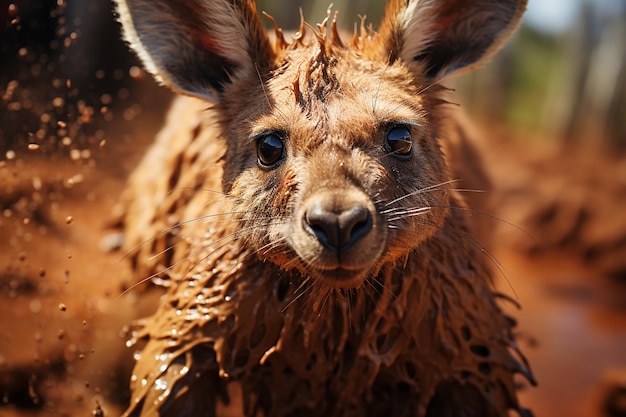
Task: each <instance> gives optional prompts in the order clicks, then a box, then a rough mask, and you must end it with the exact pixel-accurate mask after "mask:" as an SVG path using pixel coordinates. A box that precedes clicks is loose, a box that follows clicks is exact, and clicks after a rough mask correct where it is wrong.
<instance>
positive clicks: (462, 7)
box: [436, 0, 470, 32]
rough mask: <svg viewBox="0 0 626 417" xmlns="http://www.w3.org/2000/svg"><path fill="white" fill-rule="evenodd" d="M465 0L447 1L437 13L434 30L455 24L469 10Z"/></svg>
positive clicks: (442, 29)
mask: <svg viewBox="0 0 626 417" xmlns="http://www.w3.org/2000/svg"><path fill="white" fill-rule="evenodd" d="M469 10H470V6H469V5H468V4H467V1H458V0H457V1H448V2H446V5H445V7H441V8H440V10H439V11H438V13H437V15H438V16H437V24H436V28H437V30H436V32H441V31H444V30H445V29H449V28H451V27H453V26H455V25H456V24H457V23H458V22H459V21H460V20H461V19H463V17H464V16H465V15H466V14H467V13H468V12H469Z"/></svg>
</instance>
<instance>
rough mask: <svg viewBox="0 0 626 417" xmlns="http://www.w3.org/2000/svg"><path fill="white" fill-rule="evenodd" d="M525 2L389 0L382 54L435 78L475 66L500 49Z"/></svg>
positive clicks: (516, 23) (498, 0)
mask: <svg viewBox="0 0 626 417" xmlns="http://www.w3.org/2000/svg"><path fill="white" fill-rule="evenodd" d="M526 3H527V0H389V2H388V3H387V7H386V9H385V17H384V20H383V23H382V24H381V27H380V29H379V35H380V38H379V42H380V43H379V46H380V48H379V52H378V53H379V58H382V59H389V60H390V62H393V61H395V60H396V59H402V60H403V61H405V62H406V63H408V64H409V65H411V66H415V65H417V66H418V68H419V70H420V71H421V72H423V73H424V74H426V76H427V77H428V78H430V79H432V80H435V79H439V78H441V77H445V76H448V75H451V74H458V73H461V72H465V71H470V70H472V69H474V68H476V67H478V66H480V65H482V64H483V63H484V62H485V61H487V60H488V59H489V58H490V57H491V56H492V55H493V54H495V53H496V52H497V51H498V50H499V49H500V47H501V46H502V44H503V43H504V41H506V40H507V39H508V38H509V36H510V35H511V33H512V32H513V31H514V30H515V29H516V28H517V26H518V25H519V22H520V21H521V18H522V15H523V13H524V10H525V9H526ZM380 54H386V56H384V55H382V56H381V55H380Z"/></svg>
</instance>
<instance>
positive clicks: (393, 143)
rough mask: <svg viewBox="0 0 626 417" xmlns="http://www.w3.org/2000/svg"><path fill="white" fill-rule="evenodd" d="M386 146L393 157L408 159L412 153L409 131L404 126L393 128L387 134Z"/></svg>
mask: <svg viewBox="0 0 626 417" xmlns="http://www.w3.org/2000/svg"><path fill="white" fill-rule="evenodd" d="M387 145H388V146H389V149H390V150H391V153H392V154H393V156H396V157H400V158H403V157H405V158H406V157H409V156H411V154H412V153H413V141H412V140H411V131H410V130H409V128H408V127H406V126H394V127H392V128H391V130H389V133H387Z"/></svg>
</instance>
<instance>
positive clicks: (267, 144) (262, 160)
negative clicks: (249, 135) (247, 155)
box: [256, 133, 285, 168]
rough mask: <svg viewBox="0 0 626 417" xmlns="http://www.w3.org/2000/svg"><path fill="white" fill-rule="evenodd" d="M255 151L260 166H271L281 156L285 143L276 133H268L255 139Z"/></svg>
mask: <svg viewBox="0 0 626 417" xmlns="http://www.w3.org/2000/svg"><path fill="white" fill-rule="evenodd" d="M256 152H257V156H258V161H259V165H261V167H263V168H273V167H274V166H275V165H276V164H277V163H278V162H279V161H280V160H281V159H282V158H283V154H284V152H285V144H284V143H283V139H282V138H281V137H280V136H279V135H278V134H276V133H268V134H266V135H263V136H261V137H260V138H259V139H257V143H256Z"/></svg>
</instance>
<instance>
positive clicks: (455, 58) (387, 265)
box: [119, 0, 532, 417]
mask: <svg viewBox="0 0 626 417" xmlns="http://www.w3.org/2000/svg"><path fill="white" fill-rule="evenodd" d="M156 3H158V5H160V6H163V7H162V8H164V9H165V10H166V12H165V13H164V12H162V11H159V10H156V11H155V10H151V9H150V7H149V5H148V3H147V2H144V1H142V0H126V1H121V0H120V2H119V4H120V6H119V10H120V13H121V14H122V20H123V22H124V24H125V30H126V34H127V38H128V39H129V41H130V42H131V43H133V45H134V46H135V48H136V49H138V51H139V53H140V55H141V56H142V58H143V59H144V60H145V61H146V65H147V67H148V68H149V69H150V70H151V71H153V72H155V74H156V75H157V76H158V77H159V78H160V79H161V80H162V81H163V82H165V83H166V84H168V85H170V86H171V87H172V88H174V89H175V90H177V91H180V92H183V93H186V94H190V95H195V96H198V97H201V98H205V99H206V98H209V99H211V100H213V101H214V104H213V105H212V107H211V109H210V110H205V109H206V107H207V104H206V103H204V102H202V101H199V100H196V99H193V98H180V99H178V101H177V102H176V103H175V104H174V106H173V108H172V111H171V113H170V116H169V120H168V123H167V124H166V128H165V129H164V130H163V132H162V133H161V134H160V137H159V138H158V139H157V143H156V144H155V146H154V147H153V149H152V150H151V151H150V152H149V154H148V155H147V156H146V159H145V160H144V162H143V163H142V165H141V166H140V167H139V168H138V170H137V171H136V172H135V174H134V175H133V177H132V178H131V180H130V183H129V186H128V188H127V190H126V192H125V197H124V199H125V201H126V205H127V216H126V220H125V224H126V239H127V243H126V244H127V247H129V248H132V247H133V246H134V245H137V244H140V243H141V242H145V243H144V244H142V245H140V247H139V249H138V251H137V252H135V253H133V259H134V263H135V267H136V270H137V273H138V274H139V276H149V275H150V274H153V273H156V272H159V271H162V272H167V275H168V276H169V277H170V284H171V285H170V287H171V288H170V291H169V294H168V297H167V300H166V301H165V302H164V303H163V305H161V307H160V308H159V311H158V312H157V313H156V314H155V315H154V316H153V317H151V318H150V319H148V321H147V322H146V325H145V326H144V327H143V328H142V330H141V331H140V332H139V333H138V334H136V335H135V337H134V341H136V340H138V339H145V340H147V344H146V346H145V348H143V350H142V351H141V357H140V359H139V360H138V362H137V365H136V368H135V372H134V376H133V382H132V384H131V386H132V390H133V397H132V402H131V405H130V407H129V409H128V411H127V415H129V416H130V415H142V416H150V415H162V416H165V415H167V416H170V415H172V416H174V415H176V416H192V415H193V416H195V415H198V416H199V415H215V414H216V413H218V414H219V413H220V412H222V411H224V410H223V406H222V405H221V403H223V402H228V399H227V392H229V391H230V392H233V388H232V387H233V386H236V387H239V390H240V393H241V399H242V401H243V404H242V406H243V409H242V410H240V411H241V412H242V413H243V414H245V415H249V416H252V415H260V414H264V415H272V416H288V415H294V416H295V415H298V416H301V415H319V416H322V415H323V416H327V415H334V416H351V415H355V416H363V415H372V416H373V415H383V414H389V413H391V414H393V415H412V416H415V415H417V416H430V417H433V416H439V415H441V416H505V415H507V410H508V409H514V410H517V411H518V412H520V413H524V411H523V410H522V409H521V408H520V406H519V405H518V403H517V400H516V396H515V390H514V384H513V374H514V373H516V372H521V373H524V374H526V375H527V376H528V377H529V378H530V379H531V380H532V376H530V374H529V371H528V369H527V367H526V366H525V365H524V360H523V357H522V356H521V354H519V352H517V351H516V349H515V343H514V340H513V337H512V334H511V330H512V324H511V320H510V319H508V318H507V317H505V316H504V315H503V314H502V312H501V311H500V309H499V307H498V306H497V304H496V299H497V298H498V297H497V295H496V294H494V293H493V291H492V290H491V289H490V288H489V285H490V282H491V281H490V280H491V279H490V274H489V268H488V259H486V258H485V256H484V255H483V254H482V253H481V248H480V246H478V245H477V244H476V242H475V241H474V240H473V239H472V238H471V235H470V233H471V231H470V228H469V226H468V225H467V222H466V219H465V216H464V215H463V211H462V210H461V209H457V208H462V207H463V203H462V199H461V198H460V197H459V195H458V193H457V192H456V191H455V189H454V188H455V186H454V185H451V183H450V182H449V179H450V176H449V174H448V172H447V169H446V161H445V158H444V153H443V152H442V151H441V149H440V140H442V139H444V138H445V135H446V134H454V133H456V132H457V131H458V130H457V129H456V128H450V125H453V124H454V122H453V120H451V119H450V118H449V115H450V112H449V110H448V109H447V108H446V106H445V102H446V101H445V99H444V95H445V89H444V88H442V87H440V86H439V84H438V83H437V82H438V80H439V78H441V77H445V76H447V75H449V74H452V73H454V72H457V71H461V70H463V69H465V68H467V67H471V66H473V65H475V64H477V62H478V61H480V60H483V59H485V58H486V57H487V56H488V55H489V54H491V53H492V52H493V51H495V48H496V44H499V43H500V42H501V41H502V40H503V39H504V37H506V36H507V35H508V34H509V33H510V31H511V30H512V28H513V27H514V26H515V25H516V22H517V21H518V19H519V17H520V15H521V12H522V10H523V7H524V2H522V1H519V2H515V1H510V2H506V1H501V2H496V3H498V4H497V5H496V6H494V8H493V9H492V10H494V12H493V13H489V12H483V11H481V10H483V8H484V7H485V6H484V5H483V4H482V3H485V2H480V1H478V2H475V4H473V6H470V7H469V8H464V9H463V10H462V11H461V12H458V13H452V12H451V10H453V9H452V2H443V1H425V2H424V3H425V5H426V6H427V7H426V6H423V5H422V2H420V4H417V3H418V2H412V1H402V2H401V1H393V0H392V1H390V2H389V4H388V7H387V12H386V17H385V20H384V22H383V25H382V27H381V29H380V35H376V34H375V33H373V32H369V31H362V32H361V34H360V36H357V37H355V38H354V39H353V41H352V44H351V47H350V48H348V47H347V46H345V44H344V42H343V41H342V40H340V39H339V37H338V35H337V32H336V28H335V25H334V23H333V24H331V26H330V28H328V27H327V22H325V23H324V24H322V25H319V26H318V30H315V31H314V30H313V29H312V28H310V27H308V28H307V27H305V26H304V25H303V26H302V27H301V32H304V31H308V36H305V35H304V34H303V33H300V36H299V37H298V38H296V39H295V40H294V41H293V42H292V43H288V42H286V41H284V40H282V38H281V37H280V33H278V31H277V33H278V34H279V36H278V38H277V40H276V42H275V43H274V47H271V46H270V45H271V44H270V42H269V40H268V38H267V37H266V36H265V34H264V32H261V31H260V29H259V28H260V23H259V22H258V18H257V17H256V14H255V8H254V5H253V4H252V3H251V2H249V1H235V2H227V1H214V0H213V1H212V2H208V1H207V2H202V1H192V0H188V1H186V2H185V7H186V8H188V9H190V10H195V11H196V14H195V15H194V18H193V19H191V21H185V20H184V18H181V21H180V22H179V21H177V20H176V16H174V17H172V16H171V13H167V10H169V8H170V6H169V5H167V4H166V3H168V2H167V1H166V0H159V1H157V2H156ZM488 3H489V4H491V3H492V2H488ZM172 7H174V6H172ZM472 7H475V8H472ZM139 11H141V13H146V14H145V15H141V16H138V15H135V14H134V13H135V12H137V13H138V12H139ZM479 12H480V13H479ZM212 13H213V14H212ZM474 15H478V16H479V17H478V22H490V24H488V25H484V28H483V29H485V30H486V32H481V31H480V29H478V31H479V32H480V33H477V34H474V35H475V36H474V38H473V39H478V38H480V39H489V37H491V38H490V39H493V40H494V41H493V42H494V44H492V43H489V44H484V43H480V42H479V43H478V44H477V43H476V42H473V43H472V42H469V43H467V44H466V46H467V48H469V49H468V50H467V51H465V50H464V49H463V48H462V47H459V46H458V43H459V42H461V40H462V39H468V38H470V37H471V36H470V35H472V33H469V32H467V31H468V30H470V29H472V30H474V31H475V30H476V29H474V27H475V25H474V24H473V23H476V22H473V21H472V19H473V17H472V16H474ZM493 22H496V23H493ZM218 24H219V25H223V26H225V27H229V26H230V27H231V28H232V27H234V28H235V29H236V30H237V31H238V32H237V31H236V32H235V33H230V32H228V31H227V30H225V29H223V28H217V26H216V25H218ZM170 27H171V31H170V32H168V29H169V28H170ZM416 27H419V28H418V29H415V28H416ZM154 28H159V31H158V32H155V29H154ZM413 30H417V34H415V33H412V32H411V31H413ZM178 31H182V32H183V35H184V34H185V33H186V34H187V35H184V36H182V37H179V36H178V35H172V33H174V34H175V33H176V32H178ZM327 32H328V33H327ZM459 32H463V33H459ZM172 36H173V37H174V38H175V39H173V40H171V39H170V38H171V37H172ZM198 39H201V41H198ZM241 42H244V44H245V45H247V46H246V47H245V48H241V47H240V46H241V45H240V43H241ZM447 42H453V43H454V45H453V46H454V47H453V48H447V52H446V53H440V52H439V51H440V50H439V49H438V48H435V45H446V43H447ZM481 42H482V41H481ZM180 44H182V45H183V46H180ZM417 45H421V46H420V47H417ZM177 46H180V47H179V48H178V49H179V51H183V54H187V52H188V51H193V52H192V53H191V55H183V56H182V57H181V56H178V55H177V54H178V51H177V50H176V48H177ZM435 50H436V51H437V52H433V51H435ZM429 51H430V52H429ZM145 54H148V55H147V56H144V55H145ZM449 54H452V56H448V55H449ZM207 63H208V64H207ZM174 64H175V65H174ZM202 65H205V67H202ZM211 65H213V67H211ZM199 68H200V69H199ZM394 129H399V131H400V133H402V134H408V135H409V136H410V138H409V142H410V144H411V146H412V152H409V153H407V155H405V156H395V155H394V154H393V152H392V149H390V146H392V144H391V143H393V142H389V141H388V138H389V137H394V135H395V134H398V130H394ZM267 138H272V139H273V141H272V142H271V143H272V144H273V145H272V146H274V145H276V146H278V145H277V143H280V144H282V146H284V150H283V153H282V155H281V156H280V158H278V159H277V161H274V159H272V164H269V166H266V165H264V164H263V163H262V160H263V157H264V156H265V155H264V154H262V153H261V151H259V143H263V141H264V140H265V139H267ZM449 153H450V154H453V153H454V152H449ZM450 160H452V159H450ZM450 160H449V161H450ZM274 162H275V163H274ZM452 168H453V170H454V171H456V170H457V169H458V167H452ZM353 213H357V214H353ZM354 216H360V217H358V219H357V220H354V219H355V217H354ZM329 219H330V220H329ZM346 219H348V220H346ZM353 220H354V228H352V223H350V222H352V221H353ZM346 221H348V222H349V223H350V224H351V226H349V227H344V226H337V225H341V224H344V222H346ZM320 224H321V226H320ZM172 226H173V227H172ZM169 227H172V228H171V229H168V228H169ZM320 230H321V231H320ZM335 232H337V236H335ZM344 232H345V233H344ZM344 234H346V236H347V237H346V236H344V237H342V236H343V235H344ZM357 235H358V236H357ZM335 239H337V242H335ZM162 251H165V252H163V253H162V254H161V252H162ZM155 254H161V256H157V257H155V256H153V255H155ZM232 384H235V385H232ZM229 386H230V388H229Z"/></svg>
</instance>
